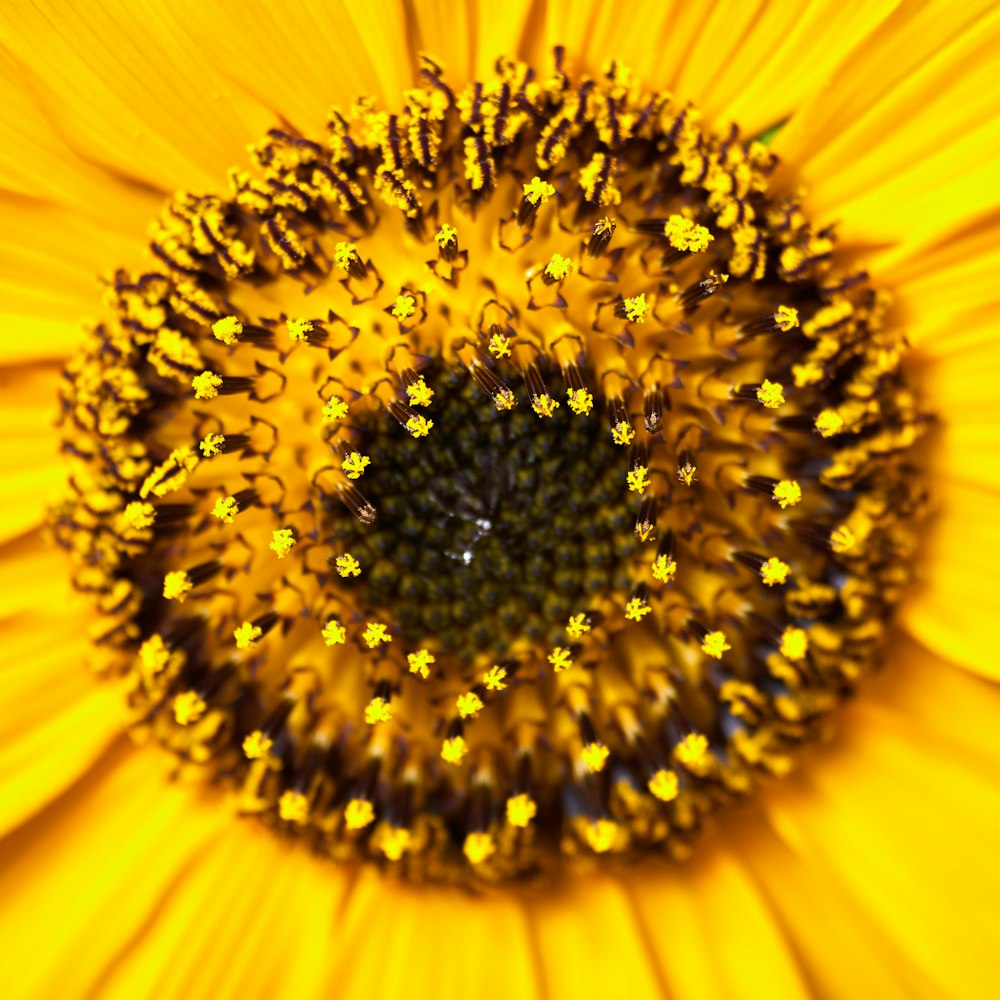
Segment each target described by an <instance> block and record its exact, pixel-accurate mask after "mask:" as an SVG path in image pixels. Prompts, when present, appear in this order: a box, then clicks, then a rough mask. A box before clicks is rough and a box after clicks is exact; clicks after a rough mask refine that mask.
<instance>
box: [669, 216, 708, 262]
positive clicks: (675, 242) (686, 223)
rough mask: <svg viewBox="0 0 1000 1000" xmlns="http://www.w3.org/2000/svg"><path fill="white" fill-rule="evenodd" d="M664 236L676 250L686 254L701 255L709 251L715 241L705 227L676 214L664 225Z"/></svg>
mask: <svg viewBox="0 0 1000 1000" xmlns="http://www.w3.org/2000/svg"><path fill="white" fill-rule="evenodd" d="M663 235H664V236H666V238H667V242H668V243H669V244H670V245H671V246H672V247H673V248H674V249H675V250H682V251H684V252H685V253H700V252H701V251H702V250H706V249H708V244H709V243H711V242H712V240H714V239H715V237H714V236H713V235H712V234H711V233H710V232H709V231H708V229H706V228H705V227H704V226H699V225H698V223H696V222H694V221H693V220H691V219H688V218H687V217H685V216H683V215H678V214H676V213H674V214H673V215H671V216H669V217H668V218H667V221H666V222H665V223H664V226H663Z"/></svg>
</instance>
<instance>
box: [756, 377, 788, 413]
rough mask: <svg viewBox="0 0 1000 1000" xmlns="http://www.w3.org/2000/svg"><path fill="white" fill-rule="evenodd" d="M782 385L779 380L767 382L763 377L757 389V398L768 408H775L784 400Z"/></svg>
mask: <svg viewBox="0 0 1000 1000" xmlns="http://www.w3.org/2000/svg"><path fill="white" fill-rule="evenodd" d="M784 391H785V390H784V386H782V385H781V384H780V383H779V382H769V381H768V380H767V379H764V381H763V382H761V384H760V388H759V389H758V390H757V400H758V402H760V403H761V405H762V406H765V407H767V409H769V410H776V409H777V408H778V407H779V406H781V405H782V404H783V403H784V402H785V395H784Z"/></svg>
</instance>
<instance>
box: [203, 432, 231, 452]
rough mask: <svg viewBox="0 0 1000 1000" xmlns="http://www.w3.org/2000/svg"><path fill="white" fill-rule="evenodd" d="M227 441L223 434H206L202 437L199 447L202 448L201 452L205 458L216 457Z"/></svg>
mask: <svg viewBox="0 0 1000 1000" xmlns="http://www.w3.org/2000/svg"><path fill="white" fill-rule="evenodd" d="M225 443H226V438H225V436H224V435H222V434H206V435H205V437H203V438H202V440H201V442H200V443H199V445H198V447H199V448H200V449H201V453H202V454H203V455H204V456H205V458H214V457H215V456H216V455H218V454H219V452H220V451H221V450H222V446H223V445H224V444H225Z"/></svg>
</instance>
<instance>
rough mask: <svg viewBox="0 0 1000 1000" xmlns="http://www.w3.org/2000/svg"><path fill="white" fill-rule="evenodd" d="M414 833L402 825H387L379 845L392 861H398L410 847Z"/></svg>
mask: <svg viewBox="0 0 1000 1000" xmlns="http://www.w3.org/2000/svg"><path fill="white" fill-rule="evenodd" d="M412 840H413V835H412V834H411V833H410V831H409V830H407V829H406V828H405V827H402V826H387V827H386V828H385V831H384V832H383V834H382V836H381V837H380V838H379V847H380V848H381V850H382V853H383V854H384V855H385V856H386V857H387V858H388V859H389V860H390V861H398V860H399V859H400V858H401V857H402V856H403V855H404V854H405V853H406V852H407V851H408V850H409V849H410V843H411V842H412Z"/></svg>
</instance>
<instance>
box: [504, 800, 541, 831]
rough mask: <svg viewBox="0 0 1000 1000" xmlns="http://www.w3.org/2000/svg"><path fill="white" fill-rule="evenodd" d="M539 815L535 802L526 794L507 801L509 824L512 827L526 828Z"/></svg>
mask: <svg viewBox="0 0 1000 1000" xmlns="http://www.w3.org/2000/svg"><path fill="white" fill-rule="evenodd" d="M537 813H538V805H537V804H536V803H535V800H534V799H533V798H532V797H531V796H530V795H527V794H526V793H524V792H521V793H519V794H518V795H512V796H511V797H510V798H509V799H508V800H507V822H508V823H510V825H511V826H519V827H522V828H524V827H526V826H527V825H528V824H529V823H530V822H531V821H532V820H533V819H534V818H535V815H536V814H537Z"/></svg>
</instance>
